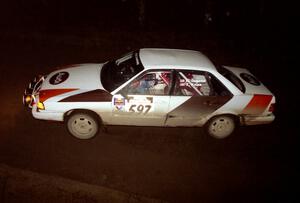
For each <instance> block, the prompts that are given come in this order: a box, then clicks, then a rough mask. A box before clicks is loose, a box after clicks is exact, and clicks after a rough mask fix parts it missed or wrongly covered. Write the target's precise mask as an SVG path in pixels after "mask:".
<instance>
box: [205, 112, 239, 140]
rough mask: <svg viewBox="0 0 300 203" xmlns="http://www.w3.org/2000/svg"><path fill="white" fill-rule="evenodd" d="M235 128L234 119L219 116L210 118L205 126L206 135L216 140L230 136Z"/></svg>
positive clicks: (232, 117)
mask: <svg viewBox="0 0 300 203" xmlns="http://www.w3.org/2000/svg"><path fill="white" fill-rule="evenodd" d="M235 128H236V118H235V117H234V116H231V115H219V116H215V117H213V118H211V119H210V120H209V121H208V122H207V123H206V125H205V130H206V132H207V134H209V135H210V136H212V137H214V138H217V139H224V138H226V137H228V136H229V135H231V134H232V133H233V132H234V130H235Z"/></svg>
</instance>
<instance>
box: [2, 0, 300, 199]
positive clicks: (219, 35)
mask: <svg viewBox="0 0 300 203" xmlns="http://www.w3.org/2000/svg"><path fill="white" fill-rule="evenodd" d="M291 8H292V6H291V5H289V4H288V2H285V1H270V0H245V1H239V0H224V1H222V0H186V1H183V0H182V1H179V0H173V1H172V0H107V1H105V0H85V1H83V0H82V1H79V0H77V1H76V0H30V1H28V0H10V1H8V0H4V1H1V3H0V43H1V44H0V46H1V49H0V50H1V51H0V55H1V56H0V79H1V81H0V85H1V86H0V90H1V92H2V95H1V100H2V101H1V106H2V108H5V109H3V110H2V111H1V113H0V115H1V117H2V118H5V119H3V120H2V122H1V124H0V127H1V131H0V133H1V135H3V136H2V138H3V141H2V140H1V141H0V147H1V148H0V163H1V162H2V163H6V164H9V165H12V166H15V167H19V168H24V169H29V170H33V171H37V172H41V173H47V174H54V175H60V176H64V177H68V178H72V179H77V180H80V181H83V182H89V183H93V184H100V185H104V186H108V187H112V188H116V189H120V190H125V191H129V192H136V193H142V194H145V195H150V196H153V197H156V198H161V199H164V200H167V201H171V202H199V200H201V192H204V191H205V193H206V190H205V189H204V188H205V186H203V187H202V186H201V184H200V183H198V182H197V180H198V179H200V180H201V178H200V177H202V176H193V174H198V173H197V172H194V171H190V174H188V175H186V176H184V178H182V179H180V178H179V179H173V178H172V176H171V175H170V177H169V176H167V177H168V178H169V179H167V178H166V180H165V179H163V178H162V181H163V180H165V181H166V182H167V183H169V185H175V186H178V185H180V184H187V186H182V187H183V189H182V191H183V192H182V194H181V193H178V196H176V195H175V196H174V194H176V193H177V190H175V189H168V187H167V186H165V187H162V189H161V191H162V192H161V193H162V194H160V193H159V192H157V191H156V190H155V189H153V188H155V183H156V182H159V181H158V180H156V179H155V176H157V177H158V178H157V179H159V177H160V175H161V176H162V177H163V175H164V172H161V171H160V170H159V168H158V166H157V168H156V169H157V171H155V167H154V169H153V171H154V172H153V174H150V175H149V174H148V175H149V177H148V176H147V177H148V178H149V180H152V178H154V179H155V181H156V182H155V181H154V182H151V181H150V184H149V185H150V186H153V188H152V187H150V186H149V188H148V191H149V193H147V192H144V191H143V189H140V190H139V188H138V187H139V186H138V184H137V183H136V182H139V181H144V179H143V178H140V180H139V178H137V180H136V179H135V177H134V172H132V173H133V174H131V171H130V169H128V171H127V172H124V173H125V175H124V174H121V175H119V174H118V172H115V173H113V172H110V171H111V170H117V168H118V167H119V165H118V164H119V162H121V163H122V161H124V162H126V161H127V159H128V157H127V156H126V152H123V153H124V154H125V155H124V156H121V155H120V156H118V157H117V158H116V157H114V158H115V159H116V161H115V162H114V163H113V164H112V166H110V163H109V162H107V166H102V165H101V164H99V163H95V162H97V161H96V160H97V158H98V155H92V156H91V157H92V158H93V157H94V159H92V158H90V160H86V159H85V158H84V154H85V153H86V154H89V153H90V152H89V149H91V150H94V151H93V152H94V153H95V154H98V153H100V152H98V151H97V150H99V149H98V147H99V145H101V143H106V144H111V143H110V142H112V141H111V140H109V139H112V140H113V142H116V143H118V144H116V145H117V146H119V145H122V146H123V144H124V145H126V146H127V145H128V146H129V149H130V148H133V150H137V151H138V153H140V152H139V150H141V149H140V148H141V147H142V148H146V149H142V150H146V151H147V153H148V152H149V153H150V152H151V153H150V155H149V154H148V156H149V157H150V158H151V157H152V156H153V157H156V154H160V153H162V154H164V153H165V154H164V156H162V157H169V155H170V154H173V152H174V151H175V152H178V151H176V150H179V152H180V153H183V155H181V156H182V157H189V156H190V157H191V158H190V160H189V161H192V162H195V165H196V168H197V167H199V168H200V169H201V167H200V166H201V164H202V162H204V163H205V164H206V163H207V162H206V161H203V160H207V159H208V158H207V157H206V155H205V154H201V155H199V156H198V153H202V152H204V153H207V156H208V157H209V156H211V157H212V160H213V161H220V160H222V158H221V157H222V154H224V157H226V161H227V162H226V163H227V164H228V163H230V164H232V165H230V166H228V165H226V164H225V162H224V165H222V164H221V165H220V166H219V165H218V162H215V165H213V166H212V168H211V169H210V168H209V167H207V168H206V169H207V170H204V171H206V172H210V173H209V174H208V177H210V176H214V175H216V177H219V176H223V175H220V173H225V174H224V176H228V177H236V178H235V179H234V178H233V179H234V180H233V181H232V182H230V178H226V177H222V178H216V180H215V181H216V184H217V185H218V186H217V187H216V188H217V189H216V193H218V192H219V193H218V194H220V193H222V192H224V191H226V192H228V194H226V195H224V194H223V193H222V194H223V196H222V195H221V196H222V198H223V197H224V199H222V198H220V199H218V198H210V196H209V195H208V196H207V197H205V198H203V200H204V201H203V202H206V200H211V202H220V201H223V200H224V201H227V200H228V201H230V202H234V200H236V202H241V200H242V199H241V198H242V197H245V196H246V198H245V199H243V200H242V202H293V201H292V199H293V198H294V197H295V196H293V195H294V189H293V187H297V186H293V187H292V183H293V180H295V179H296V177H298V175H299V173H298V171H297V169H296V163H297V161H296V160H297V159H296V155H295V154H296V144H297V142H296V140H297V139H296V135H297V133H296V129H297V125H296V122H292V117H293V116H294V115H295V113H294V112H295V111H294V109H296V107H297V104H298V102H299V99H298V98H299V97H298V98H297V97H295V98H294V99H292V100H293V102H291V101H289V99H288V98H290V97H291V96H290V94H291V93H292V90H291V89H293V88H295V87H296V88H297V87H298V86H299V85H298V86H293V87H291V85H292V84H294V81H293V79H292V78H293V77H292V76H291V77H289V75H293V71H295V70H296V69H294V68H293V67H292V64H291V60H290V56H291V55H292V54H291V52H292V51H291V50H292V48H291V47H290V46H289V43H290V42H291V36H290V35H291V33H290V32H291V30H290V27H289V26H290V25H291V24H292V22H293V19H295V18H296V12H294V11H293V10H294V9H291ZM289 9H291V10H289ZM294 25H297V24H296V23H294ZM141 47H158V48H180V49H195V50H199V51H202V52H204V53H205V54H207V55H208V56H209V57H210V58H211V59H213V60H214V61H215V62H216V63H221V64H225V65H232V66H240V67H246V68H248V69H249V70H250V71H251V72H253V73H254V74H255V75H257V76H258V78H260V79H261V80H262V81H263V82H264V84H265V85H266V86H267V87H268V88H269V89H270V90H271V91H272V92H273V93H274V94H275V96H276V100H277V101H276V102H277V103H276V121H275V122H274V123H273V124H272V125H268V126H262V127H261V126H259V127H249V130H246V129H241V131H238V132H237V135H235V136H233V138H229V139H228V140H227V141H213V140H211V139H209V138H205V139H203V140H202V139H197V136H196V135H195V134H196V133H195V132H196V130H195V129H187V130H182V129H181V130H178V132H181V133H179V134H176V132H175V131H176V130H174V129H173V130H169V131H168V130H162V132H165V134H176V135H174V136H170V137H166V135H160V133H161V131H160V130H154V132H153V134H150V135H148V133H144V134H143V133H142V134H141V135H139V133H140V131H139V130H134V128H129V129H127V128H124V129H123V128H121V130H119V129H118V128H117V129H116V130H115V131H114V130H112V131H113V135H112V136H111V137H112V138H109V136H106V137H105V136H104V138H103V139H104V140H100V139H101V138H99V139H98V140H97V139H95V140H93V141H90V142H91V143H88V142H85V143H81V142H80V141H75V140H70V138H69V137H67V136H63V134H66V132H65V131H63V132H61V131H62V130H61V126H59V127H57V126H55V125H54V124H52V123H40V122H38V121H36V120H33V119H32V118H31V115H29V114H24V112H25V110H24V109H23V107H22V106H21V97H22V94H23V90H24V88H25V87H26V85H27V84H28V82H29V81H30V79H32V78H33V77H34V75H35V74H45V73H48V72H49V71H51V70H53V68H54V67H57V66H61V65H66V64H72V63H87V62H104V61H105V60H107V59H111V58H114V57H117V56H119V55H121V54H123V53H126V52H128V51H132V50H135V49H138V48H141ZM289 70H290V71H289ZM285 73H288V74H285ZM12 90H14V91H12ZM294 95H295V94H294ZM37 126H38V127H37ZM53 126H54V127H53ZM35 128H37V129H35ZM48 128H49V132H48V134H50V133H52V134H53V135H52V134H51V135H48V134H47V136H46V135H45V136H43V138H45V137H50V138H45V139H46V141H45V140H43V139H41V138H40V137H38V136H37V135H36V134H43V133H45V132H44V131H45V129H48ZM124 130H125V131H128V132H130V133H131V134H136V136H135V135H134V136H135V137H130V136H128V133H127V134H126V136H124V137H125V138H124V137H122V136H120V134H122V132H123V131H124ZM143 130H145V129H143ZM145 131H147V129H146V130H145ZM260 131H261V132H260ZM172 132H173V133H172ZM114 133H115V134H114ZM243 133H245V135H242V134H243ZM54 134H59V135H61V137H64V138H61V137H53V136H55V135H54ZM183 134H184V135H185V136H182V135H183ZM145 135H148V136H145ZM181 136H182V137H181ZM24 137H25V138H24ZM65 137H67V138H65ZM161 137H162V138H161ZM195 137H196V138H195ZM153 138H156V139H158V141H153V140H151V139H153ZM47 139H49V140H47ZM135 139H137V140H135ZM55 140H58V141H57V142H59V144H58V145H59V146H60V147H61V149H60V154H59V153H58V155H57V154H56V153H55V152H56V150H57V149H56V148H55V146H56V144H57V143H56V141H55ZM49 142H50V145H49V144H48V143H49ZM182 143H184V144H185V145H183V144H182ZM164 144H165V145H166V148H167V149H165V148H161V145H164ZM37 145H40V146H43V147H41V149H39V148H38V147H37ZM111 145H112V147H113V146H114V144H111ZM196 145H199V146H201V147H202V148H201V149H199V148H198V147H197V146H196ZM207 145H210V146H211V147H208V146H207ZM49 146H52V147H49ZM66 146H67V147H66ZM73 146H74V147H73ZM172 147H175V148H172ZM42 148H43V149H42ZM63 149H64V150H65V151H64V150H63ZM78 149H80V150H83V152H82V153H83V154H81V155H78V157H79V158H78V160H77V159H75V158H74V157H73V156H72V155H70V154H74V153H76V152H77V151H76V150H78ZM104 149H106V148H105V147H104ZM104 149H101V152H102V153H103V152H104V154H109V152H111V151H114V150H116V151H122V150H121V149H119V148H117V149H110V150H107V151H105V150H104ZM22 150H23V151H22ZM39 150H41V151H39ZM43 150H44V151H43ZM199 150H200V151H199ZM147 153H145V157H146V158H147ZM37 154H40V156H42V155H44V156H47V157H48V159H49V160H48V162H44V161H43V158H41V157H39V155H37ZM55 154H56V155H55ZM175 154H176V153H175ZM66 156H68V158H66ZM74 156H76V155H74ZM128 156H129V155H128ZM245 156H246V158H245ZM51 157H52V158H51ZM129 157H130V158H131V159H132V160H131V161H133V163H136V166H135V170H136V171H139V172H141V173H144V170H148V168H145V167H144V165H145V164H146V165H147V163H143V162H142V161H141V163H140V162H139V159H138V158H137V156H131V155H130V156H129ZM149 157H148V158H149ZM182 157H181V158H182ZM81 158H82V160H85V163H86V165H87V166H88V168H89V169H90V171H89V173H90V174H93V172H94V173H95V174H98V173H99V174H108V176H109V175H111V176H112V180H109V181H106V182H105V181H102V182H101V181H100V182H99V181H93V180H94V177H93V175H82V171H81V170H80V169H74V168H75V166H77V163H76V162H80V161H82V160H81ZM60 159H61V160H60ZM152 159H153V160H154V161H155V160H158V158H157V159H155V158H152ZM171 159H172V158H171ZM182 159H183V158H182ZM187 159H188V158H187ZM51 160H52V162H51ZM195 160H196V161H195ZM64 161H66V166H64V167H65V168H59V167H58V166H57V165H59V164H61V165H63V164H62V162H64ZM117 161H119V162H117ZM134 161H136V162H134ZM176 161H177V160H173V162H172V161H170V163H171V164H174V165H175V166H177V165H176V164H177V162H176ZM213 161H212V162H213ZM162 162H164V160H162ZM158 163H161V162H159V161H158ZM167 163H168V162H167ZM222 163H223V162H222ZM139 164H141V165H139ZM210 164H211V163H210ZM243 164H244V165H245V166H243ZM248 164H249V166H250V169H247V167H248ZM150 165H151V164H150ZM162 165H163V164H162ZM225 165H226V167H225ZM222 166H223V168H222ZM56 167H57V168H56ZM120 167H121V166H120ZM164 167H165V168H166V171H168V170H170V171H171V172H170V174H173V173H174V174H175V175H176V174H177V172H176V171H175V172H174V171H173V170H171V169H168V166H167V165H165V166H164ZM224 167H225V168H226V170H228V171H230V170H231V169H232V171H233V172H228V171H226V170H225V171H223V169H224ZM251 167H252V168H251ZM124 168H125V169H127V168H126V167H125V166H124ZM214 168H215V169H216V168H220V170H219V171H218V170H217V169H216V171H215V172H212V171H213V169H214ZM73 169H74V170H73ZM85 169H86V168H85ZM239 169H241V171H246V172H248V173H249V174H247V173H246V174H239V173H238V174H236V175H235V174H234V172H240V170H239ZM252 169H253V171H254V172H251V170H252ZM82 170H84V169H82ZM161 170H164V168H162V169H161ZM174 170H175V169H174ZM180 170H181V172H183V173H185V171H184V170H183V169H180ZM191 170H192V169H191ZM195 170H196V169H195ZM96 171H99V172H96ZM107 171H109V172H107ZM125 171H126V170H125ZM158 171H159V172H158ZM166 173H167V172H166ZM178 173H179V172H178ZM241 173H242V172H241ZM128 174H129V176H130V175H132V176H131V179H130V178H128V179H126V178H124V177H125V176H126V175H128ZM226 174H227V175H226ZM228 174H229V175H228ZM175 175H174V176H175ZM189 175H190V176H189ZM247 175H249V177H247ZM123 176H124V177H123ZM204 176H205V175H204ZM258 176H259V177H258ZM264 176H265V177H266V178H265V179H264V178H263V177H264ZM118 177H119V179H118ZM120 177H123V179H120ZM141 177H144V176H141ZM240 177H241V178H240ZM203 178H204V177H203ZM194 179H195V181H193V180H194ZM204 179H205V178H204ZM132 180H135V181H136V182H134V181H133V182H130V181H132ZM145 180H148V179H147V178H146V179H145ZM168 181H169V182H168ZM180 181H183V183H181V182H180ZM184 181H186V182H184ZM189 181H190V182H189ZM210 181H211V180H210ZM210 181H208V182H209V184H208V188H209V189H207V194H211V193H212V194H213V193H214V192H213V190H214V189H215V188H214V180H212V182H210ZM226 181H227V182H226ZM228 181H229V182H228ZM243 181H245V184H246V186H245V185H243ZM260 181H261V182H260ZM189 183H191V186H190V187H189ZM227 183H228V188H227V185H226V184H227ZM234 183H236V184H237V185H235V184H234ZM162 184H163V183H162ZM166 185H168V184H166ZM199 185H200V187H199V188H200V189H197V188H196V187H197V186H199ZM194 186H195V187H194ZM241 186H243V187H244V189H241ZM243 187H242V188H243ZM141 188H142V187H141ZM146 188H147V187H146ZM151 188H152V189H151ZM170 188H172V187H171V186H170ZM225 188H226V189H225ZM202 189H203V190H202ZM145 190H146V189H145ZM158 191H159V190H158ZM184 191H185V192H186V193H184ZM220 191H221V192H220ZM235 191H236V192H235ZM226 192H224V193H226ZM236 193H238V194H236ZM186 195H188V196H189V197H188V198H186ZM231 195H236V196H237V197H236V198H233V197H232V196H231ZM0 201H1V199H0ZM208 202H209V201H208Z"/></svg>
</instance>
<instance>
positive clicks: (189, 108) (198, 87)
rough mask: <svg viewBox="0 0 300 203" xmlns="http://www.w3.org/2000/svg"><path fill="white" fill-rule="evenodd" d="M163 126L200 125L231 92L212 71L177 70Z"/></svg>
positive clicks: (226, 100)
mask: <svg viewBox="0 0 300 203" xmlns="http://www.w3.org/2000/svg"><path fill="white" fill-rule="evenodd" d="M175 78H176V79H175V82H174V83H175V86H174V88H173V91H172V93H171V99H170V105H169V112H168V115H167V118H166V123H165V125H166V126H201V125H203V124H204V123H205V122H206V118H207V116H208V115H210V114H211V113H213V112H214V111H216V110H217V109H218V108H220V107H221V106H223V105H224V104H225V103H227V102H228V101H229V100H230V99H231V98H232V94H231V93H230V92H229V91H228V90H227V88H225V86H224V85H222V83H220V82H219V81H218V80H217V79H216V78H215V77H214V76H213V75H212V74H210V73H208V72H204V71H195V70H181V71H177V73H176V77H175Z"/></svg>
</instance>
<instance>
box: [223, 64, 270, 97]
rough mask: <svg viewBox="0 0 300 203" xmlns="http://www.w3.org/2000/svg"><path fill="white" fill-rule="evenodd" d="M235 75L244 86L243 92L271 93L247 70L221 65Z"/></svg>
mask: <svg viewBox="0 0 300 203" xmlns="http://www.w3.org/2000/svg"><path fill="white" fill-rule="evenodd" d="M223 67H224V68H226V69H227V70H229V71H231V72H232V73H233V74H234V75H235V76H237V77H238V78H239V79H240V80H241V82H242V83H243V85H244V87H245V92H244V93H245V94H262V95H273V94H272V92H271V91H270V90H269V89H268V88H267V87H266V86H264V84H263V83H262V82H261V81H260V80H258V79H257V78H256V77H255V76H254V75H253V74H252V73H250V71H249V70H247V69H245V68H238V67H230V66H223Z"/></svg>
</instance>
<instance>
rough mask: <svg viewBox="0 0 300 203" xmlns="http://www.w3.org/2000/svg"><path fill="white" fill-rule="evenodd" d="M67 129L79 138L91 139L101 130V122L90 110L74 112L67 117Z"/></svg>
mask: <svg viewBox="0 0 300 203" xmlns="http://www.w3.org/2000/svg"><path fill="white" fill-rule="evenodd" d="M67 129H68V131H69V132H70V133H71V135H73V136H74V137H76V138H78V139H90V138H92V137H94V136H95V135H96V134H97V133H98V131H99V122H98V119H97V118H96V116H95V115H93V114H91V113H89V112H83V111H80V112H74V113H72V114H71V115H70V116H69V117H68V119H67Z"/></svg>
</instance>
